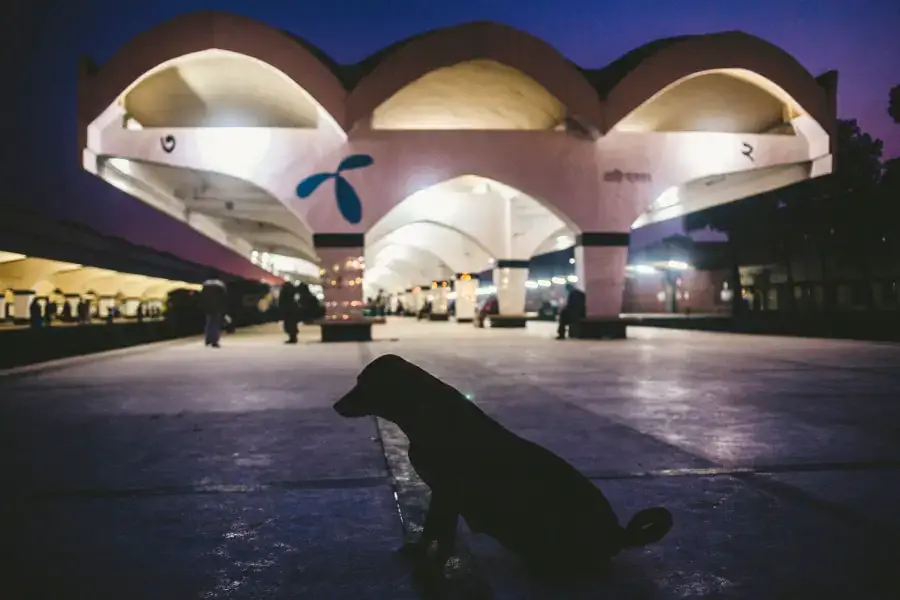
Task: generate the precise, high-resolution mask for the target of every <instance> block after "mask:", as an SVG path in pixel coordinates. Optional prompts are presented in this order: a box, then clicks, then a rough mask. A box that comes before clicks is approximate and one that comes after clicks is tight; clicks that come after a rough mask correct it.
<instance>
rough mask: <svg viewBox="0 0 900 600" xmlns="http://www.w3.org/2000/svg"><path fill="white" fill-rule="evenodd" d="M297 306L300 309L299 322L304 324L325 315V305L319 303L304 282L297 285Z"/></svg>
mask: <svg viewBox="0 0 900 600" xmlns="http://www.w3.org/2000/svg"><path fill="white" fill-rule="evenodd" d="M297 306H298V308H299V311H300V322H302V323H303V324H304V325H312V324H313V323H314V322H315V321H316V320H318V319H321V318H324V317H325V307H324V306H322V305H321V304H320V303H319V299H318V298H316V297H315V296H314V295H313V293H312V292H311V291H310V289H309V286H308V285H306V284H305V283H301V284H300V285H298V286H297Z"/></svg>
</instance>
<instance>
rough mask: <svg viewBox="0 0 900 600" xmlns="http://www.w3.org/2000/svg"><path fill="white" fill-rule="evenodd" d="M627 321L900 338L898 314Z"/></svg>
mask: <svg viewBox="0 0 900 600" xmlns="http://www.w3.org/2000/svg"><path fill="white" fill-rule="evenodd" d="M627 322H628V324H629V325H640V326H646V327H665V328H669V329H692V330H697V331H719V332H728V333H747V334H755V335H784V336H797V337H813V338H831V339H848V340H865V341H876V342H878V341H880V342H900V314H898V313H896V312H893V313H881V312H865V313H862V312H861V313H855V314H854V313H831V314H827V313H822V314H819V315H790V314H771V315H765V314H762V315H746V316H741V317H719V316H696V317H689V316H668V315H659V316H646V317H639V318H635V317H629V318H628V319H627Z"/></svg>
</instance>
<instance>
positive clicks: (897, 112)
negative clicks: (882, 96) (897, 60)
mask: <svg viewBox="0 0 900 600" xmlns="http://www.w3.org/2000/svg"><path fill="white" fill-rule="evenodd" d="M888 114H889V115H891V118H892V119H893V120H894V123H900V84H897V85H895V86H894V87H892V88H891V91H890V95H889V97H888Z"/></svg>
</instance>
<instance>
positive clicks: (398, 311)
mask: <svg viewBox="0 0 900 600" xmlns="http://www.w3.org/2000/svg"><path fill="white" fill-rule="evenodd" d="M405 313H406V309H404V308H403V301H402V300H397V307H396V308H395V309H394V314H395V315H398V316H400V317H402V316H403V315H404V314H405Z"/></svg>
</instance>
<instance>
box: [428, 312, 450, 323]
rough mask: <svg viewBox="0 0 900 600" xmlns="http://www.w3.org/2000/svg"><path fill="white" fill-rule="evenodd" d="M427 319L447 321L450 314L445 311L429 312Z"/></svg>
mask: <svg viewBox="0 0 900 600" xmlns="http://www.w3.org/2000/svg"><path fill="white" fill-rule="evenodd" d="M428 320H429V321H449V320H450V315H448V314H447V313H431V314H430V315H428Z"/></svg>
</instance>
